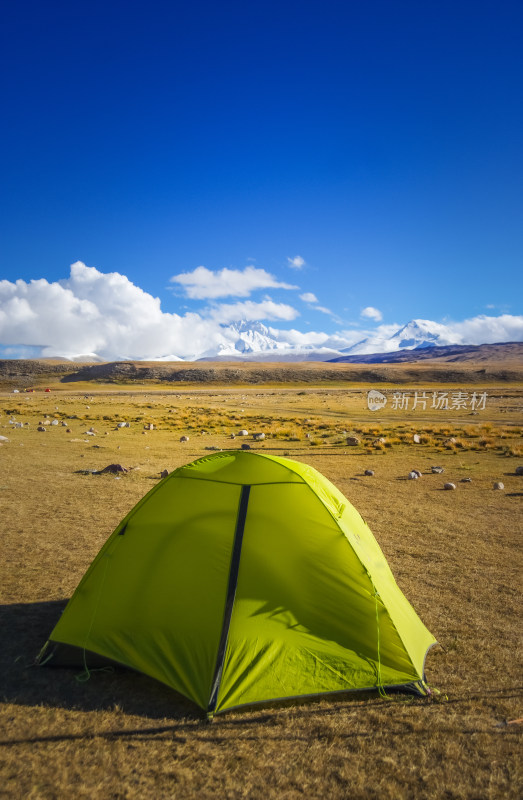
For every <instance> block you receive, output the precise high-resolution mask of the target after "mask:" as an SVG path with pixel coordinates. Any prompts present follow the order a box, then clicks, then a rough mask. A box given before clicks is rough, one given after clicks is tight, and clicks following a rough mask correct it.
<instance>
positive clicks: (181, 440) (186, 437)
mask: <svg viewBox="0 0 523 800" xmlns="http://www.w3.org/2000/svg"><path fill="white" fill-rule="evenodd" d="M188 441H189V437H188V436H180V442H188Z"/></svg>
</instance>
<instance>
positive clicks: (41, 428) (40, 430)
mask: <svg viewBox="0 0 523 800" xmlns="http://www.w3.org/2000/svg"><path fill="white" fill-rule="evenodd" d="M36 430H37V431H39V432H40V433H46V431H47V429H46V428H44V426H43V425H39V426H38V428H37V429H36Z"/></svg>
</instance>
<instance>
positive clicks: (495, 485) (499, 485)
mask: <svg viewBox="0 0 523 800" xmlns="http://www.w3.org/2000/svg"><path fill="white" fill-rule="evenodd" d="M493 488H494V489H504V488H505V484H504V483H502V482H501V481H494V483H493Z"/></svg>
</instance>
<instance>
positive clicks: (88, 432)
mask: <svg viewBox="0 0 523 800" xmlns="http://www.w3.org/2000/svg"><path fill="white" fill-rule="evenodd" d="M85 435H86V436H96V433H95V432H94V431H86V432H85Z"/></svg>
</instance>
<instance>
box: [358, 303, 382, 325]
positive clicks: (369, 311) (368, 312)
mask: <svg viewBox="0 0 523 800" xmlns="http://www.w3.org/2000/svg"><path fill="white" fill-rule="evenodd" d="M360 316H361V317H365V318H366V319H373V320H375V321H376V322H381V320H382V319H383V314H382V313H381V311H379V310H378V309H377V308H374V307H373V306H367V307H366V308H364V309H362V311H361V314H360Z"/></svg>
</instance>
